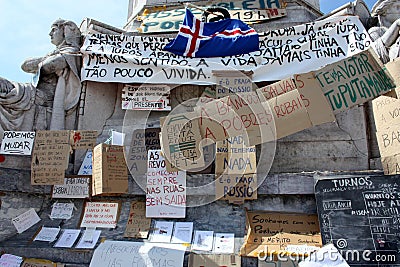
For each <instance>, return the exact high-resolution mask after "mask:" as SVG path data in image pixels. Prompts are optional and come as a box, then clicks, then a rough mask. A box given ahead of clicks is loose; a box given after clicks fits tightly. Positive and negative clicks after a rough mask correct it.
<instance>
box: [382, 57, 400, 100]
mask: <svg viewBox="0 0 400 267" xmlns="http://www.w3.org/2000/svg"><path fill="white" fill-rule="evenodd" d="M385 67H386V69H387V70H388V72H389V73H390V75H392V77H393V79H394V83H395V84H396V90H395V91H396V93H397V98H399V97H400V58H399V57H398V58H396V59H394V60H393V61H390V62H389V63H386V64H385ZM392 97H394V96H392Z"/></svg>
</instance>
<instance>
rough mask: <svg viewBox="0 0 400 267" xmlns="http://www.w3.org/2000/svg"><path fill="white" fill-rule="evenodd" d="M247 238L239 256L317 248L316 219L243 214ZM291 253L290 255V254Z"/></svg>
mask: <svg viewBox="0 0 400 267" xmlns="http://www.w3.org/2000/svg"><path fill="white" fill-rule="evenodd" d="M246 229H247V235H246V237H245V242H244V244H243V245H242V247H241V249H240V255H241V256H247V257H257V256H259V255H260V254H262V253H264V255H265V254H268V255H269V254H276V253H280V252H290V251H287V250H286V249H287V246H288V245H310V246H316V247H321V246H322V240H321V234H320V229H319V222H318V216H317V215H316V214H315V215H307V214H296V213H277V212H265V211H247V210H246ZM290 253H293V252H290Z"/></svg>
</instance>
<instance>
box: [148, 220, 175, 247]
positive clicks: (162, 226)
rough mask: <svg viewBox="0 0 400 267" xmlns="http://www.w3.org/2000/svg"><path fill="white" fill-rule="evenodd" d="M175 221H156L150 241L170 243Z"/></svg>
mask: <svg viewBox="0 0 400 267" xmlns="http://www.w3.org/2000/svg"><path fill="white" fill-rule="evenodd" d="M173 228H174V222H167V221H156V222H155V223H154V229H153V231H152V232H151V237H150V242H157V243H170V242H171V236H172V229H173Z"/></svg>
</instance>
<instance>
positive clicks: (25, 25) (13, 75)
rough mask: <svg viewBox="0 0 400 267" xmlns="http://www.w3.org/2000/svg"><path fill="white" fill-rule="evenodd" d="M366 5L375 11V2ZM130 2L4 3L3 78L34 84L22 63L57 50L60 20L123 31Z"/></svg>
mask: <svg viewBox="0 0 400 267" xmlns="http://www.w3.org/2000/svg"><path fill="white" fill-rule="evenodd" d="M348 2H349V1H341V0H321V1H320V4H321V11H322V12H324V13H327V12H329V11H332V10H334V9H336V8H337V7H339V6H341V5H343V4H345V3H348ZM365 2H366V3H367V5H368V7H369V8H370V9H371V7H372V6H373V4H374V3H375V0H367V1H365ZM128 3H129V0H114V1H108V0H85V1H82V0H79V1H78V0H68V1H66V0H34V1H33V0H0V34H1V37H0V62H1V64H0V76H1V77H4V78H6V79H9V80H12V81H18V82H30V81H31V78H32V77H31V75H30V74H27V73H25V72H23V71H22V70H21V68H20V66H21V63H22V62H23V61H24V60H25V59H27V58H29V57H39V56H44V55H45V54H47V53H48V52H50V51H52V50H53V49H54V46H53V45H52V44H51V43H50V37H49V35H48V34H49V31H50V26H51V24H52V22H53V21H55V20H56V19H58V18H62V19H68V20H72V21H74V22H75V23H76V24H77V25H78V26H79V25H80V24H81V22H82V21H83V19H84V18H85V17H88V18H92V19H95V20H99V21H101V22H103V23H106V24H109V25H112V26H114V27H118V28H122V27H123V26H124V24H125V22H126V20H127V14H128Z"/></svg>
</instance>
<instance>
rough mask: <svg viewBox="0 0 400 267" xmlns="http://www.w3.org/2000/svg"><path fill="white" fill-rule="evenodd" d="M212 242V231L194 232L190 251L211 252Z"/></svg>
mask: <svg viewBox="0 0 400 267" xmlns="http://www.w3.org/2000/svg"><path fill="white" fill-rule="evenodd" d="M213 242H214V231H195V232H194V240H193V244H192V250H201V251H211V250H212V248H213Z"/></svg>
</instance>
